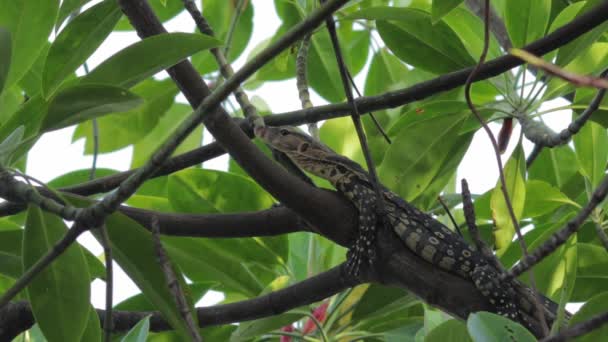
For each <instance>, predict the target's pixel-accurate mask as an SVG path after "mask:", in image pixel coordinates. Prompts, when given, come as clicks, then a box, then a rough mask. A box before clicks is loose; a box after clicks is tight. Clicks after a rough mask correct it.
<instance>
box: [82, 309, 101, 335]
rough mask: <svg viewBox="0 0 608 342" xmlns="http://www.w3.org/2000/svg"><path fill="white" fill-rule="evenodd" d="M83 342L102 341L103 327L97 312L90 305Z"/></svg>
mask: <svg viewBox="0 0 608 342" xmlns="http://www.w3.org/2000/svg"><path fill="white" fill-rule="evenodd" d="M80 340H81V341H101V326H100V322H99V316H98V315H97V311H96V310H95V308H94V307H93V306H92V305H89V319H88V321H87V326H86V328H85V329H84V332H83V333H82V338H81V339H80Z"/></svg>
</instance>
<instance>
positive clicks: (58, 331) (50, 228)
mask: <svg viewBox="0 0 608 342" xmlns="http://www.w3.org/2000/svg"><path fill="white" fill-rule="evenodd" d="M66 232H67V227H66V226H65V224H64V223H63V220H61V218H59V217H57V216H55V215H53V214H49V213H46V212H43V211H42V210H41V209H40V208H38V207H35V206H30V207H29V208H28V213H27V222H26V225H25V231H24V237H23V267H24V269H27V268H30V267H32V265H34V264H35V263H36V262H37V261H38V260H39V259H40V258H41V257H43V256H44V255H46V254H47V253H48V252H50V251H51V250H52V249H53V246H54V245H55V244H56V243H57V242H58V241H59V240H61V239H62V238H63V236H64V235H65V233H66ZM27 294H28V298H29V301H30V304H31V306H32V312H33V314H34V317H35V319H36V322H37V323H38V324H39V325H40V329H41V330H42V331H43V333H44V335H45V337H46V338H47V339H48V340H49V341H51V342H52V341H65V342H69V341H80V338H81V337H82V335H83V333H84V331H85V328H86V327H87V324H88V314H89V305H90V304H89V300H90V298H89V297H90V287H89V268H88V266H87V263H86V260H85V258H84V255H83V254H82V251H81V250H80V249H79V248H78V247H77V246H76V245H72V246H70V247H68V248H67V250H66V251H65V252H63V253H62V254H61V255H60V256H59V257H58V258H57V259H55V260H54V262H53V263H52V264H50V265H49V266H47V267H46V268H45V269H44V270H43V271H41V272H40V273H38V275H37V276H36V277H35V278H34V279H33V280H32V282H31V283H30V284H29V285H28V286H27Z"/></svg>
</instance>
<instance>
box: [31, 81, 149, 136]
mask: <svg viewBox="0 0 608 342" xmlns="http://www.w3.org/2000/svg"><path fill="white" fill-rule="evenodd" d="M142 103H143V100H142V99H141V98H140V97H139V96H137V95H136V94H133V93H131V92H130V91H128V90H126V89H123V88H119V87H114V86H108V85H96V84H85V85H77V86H74V87H70V88H66V89H63V90H61V91H60V92H59V93H58V94H57V95H56V96H54V97H53V98H52V99H51V101H50V103H49V109H48V112H47V114H46V116H45V117H44V121H43V122H42V124H41V127H40V130H41V131H53V130H57V129H60V128H64V127H67V126H71V125H74V124H77V123H80V122H82V121H85V120H89V119H93V118H97V117H100V116H103V115H106V114H109V113H117V112H126V111H128V110H131V109H133V108H135V107H138V106H139V105H140V104H142Z"/></svg>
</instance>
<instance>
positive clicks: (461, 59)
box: [349, 7, 475, 74]
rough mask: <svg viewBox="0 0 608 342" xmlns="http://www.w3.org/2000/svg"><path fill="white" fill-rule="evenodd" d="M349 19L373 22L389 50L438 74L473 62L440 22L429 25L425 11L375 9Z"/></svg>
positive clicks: (363, 11) (451, 32)
mask: <svg viewBox="0 0 608 342" xmlns="http://www.w3.org/2000/svg"><path fill="white" fill-rule="evenodd" d="M349 18H356V19H370V20H376V25H377V27H378V32H379V33H380V36H381V37H382V39H383V40H384V42H385V43H386V45H387V46H388V47H389V49H391V51H393V52H394V53H395V55H397V57H399V58H401V59H402V60H403V61H404V62H406V63H408V64H411V65H413V66H415V67H418V68H422V69H424V70H427V71H430V72H433V73H436V74H442V73H446V72H450V71H454V70H458V69H461V68H463V67H467V66H470V65H473V64H474V63H475V62H474V60H473V58H471V56H470V55H469V54H468V52H467V50H466V49H465V48H464V45H463V44H462V42H461V41H460V39H459V38H458V36H457V35H456V33H454V31H453V30H452V29H451V28H450V27H449V26H448V25H446V24H445V23H444V22H441V21H440V22H438V23H436V24H435V25H433V24H432V22H431V16H430V15H429V14H428V13H426V12H423V11H420V10H415V9H411V8H390V7H376V8H368V9H364V10H361V11H359V12H357V13H354V14H352V15H350V16H349Z"/></svg>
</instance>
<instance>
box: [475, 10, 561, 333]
mask: <svg viewBox="0 0 608 342" xmlns="http://www.w3.org/2000/svg"><path fill="white" fill-rule="evenodd" d="M484 6H485V7H484V44H483V50H482V52H481V56H480V57H479V62H478V63H477V65H476V66H475V68H474V69H473V71H472V72H471V74H470V75H469V77H468V80H467V82H466V83H465V88H464V89H465V90H464V94H465V98H466V100H467V104H468V105H469V108H470V109H471V112H473V114H474V115H475V117H476V118H477V120H478V121H479V123H480V124H481V126H482V127H483V129H484V130H485V132H486V133H487V135H488V137H489V138H490V141H491V142H492V148H493V149H494V155H495V157H496V163H497V165H498V174H499V178H500V184H501V191H502V194H503V197H504V200H505V204H506V207H507V209H508V211H509V215H510V216H511V221H512V223H513V228H514V229H515V233H516V234H517V239H518V241H519V244H520V246H521V249H522V253H523V254H524V255H526V256H527V255H528V248H527V246H526V242H525V241H524V239H523V235H522V233H521V230H520V228H519V222H518V220H517V217H516V216H515V212H514V211H513V205H512V204H511V199H510V197H509V192H508V189H507V181H506V180H505V175H504V172H503V166H502V160H501V157H500V151H499V148H498V144H497V142H496V138H494V135H493V134H492V131H491V130H490V127H489V126H488V124H487V123H486V122H485V120H484V119H483V117H482V116H481V115H480V114H479V112H477V109H476V108H475V105H474V104H473V100H472V99H471V85H472V81H473V79H474V78H475V74H476V73H477V72H478V71H479V69H480V67H481V65H482V64H483V62H484V60H485V58H486V55H487V53H488V48H489V46H490V29H489V26H490V20H489V16H490V0H485V4H484ZM530 285H531V288H532V290H533V291H534V292H535V293H536V292H537V291H536V282H535V280H534V274H533V273H532V272H531V273H530ZM532 297H533V299H534V306H535V307H536V312H537V314H538V318H539V321H540V325H541V327H542V330H543V334H544V335H547V334H548V333H549V329H548V327H547V321H546V319H545V312H544V309H543V307H542V305H541V304H540V302H539V300H538V298H537V296H536V295H534V296H532Z"/></svg>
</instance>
